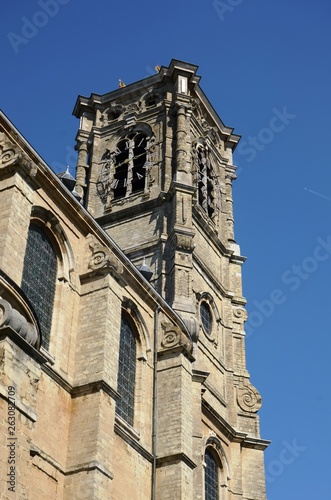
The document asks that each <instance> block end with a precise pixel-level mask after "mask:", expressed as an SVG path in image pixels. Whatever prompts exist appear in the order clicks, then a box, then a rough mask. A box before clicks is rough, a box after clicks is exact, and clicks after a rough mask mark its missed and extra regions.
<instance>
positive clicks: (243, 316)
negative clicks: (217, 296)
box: [233, 307, 248, 321]
mask: <svg viewBox="0 0 331 500" xmlns="http://www.w3.org/2000/svg"><path fill="white" fill-rule="evenodd" d="M233 316H234V317H235V318H237V319H239V320H242V321H246V320H247V316H248V314H247V311H246V309H244V308H243V307H234V308H233Z"/></svg>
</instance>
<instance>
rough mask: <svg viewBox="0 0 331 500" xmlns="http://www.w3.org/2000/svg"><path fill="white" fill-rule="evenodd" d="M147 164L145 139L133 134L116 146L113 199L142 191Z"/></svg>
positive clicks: (140, 134)
mask: <svg viewBox="0 0 331 500" xmlns="http://www.w3.org/2000/svg"><path fill="white" fill-rule="evenodd" d="M146 162H147V137H146V136H145V135H144V134H142V133H140V132H134V133H131V134H128V135H127V136H126V137H125V138H124V139H122V140H121V141H120V142H119V143H118V144H117V148H116V151H115V162H114V163H115V174H114V182H113V184H112V189H113V190H114V198H115V199H116V198H122V197H124V196H127V195H129V194H134V193H137V192H139V191H143V190H144V188H145V178H146Z"/></svg>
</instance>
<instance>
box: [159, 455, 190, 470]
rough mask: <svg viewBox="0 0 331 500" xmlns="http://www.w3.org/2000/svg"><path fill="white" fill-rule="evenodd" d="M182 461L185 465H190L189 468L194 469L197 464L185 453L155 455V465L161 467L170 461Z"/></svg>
mask: <svg viewBox="0 0 331 500" xmlns="http://www.w3.org/2000/svg"><path fill="white" fill-rule="evenodd" d="M178 462H184V464H185V465H187V466H188V467H190V469H195V468H196V467H197V464H196V463H195V462H193V460H191V459H190V458H189V457H188V456H187V455H186V454H185V453H183V452H180V453H174V454H173V455H165V456H163V457H157V459H156V467H157V468H159V467H163V466H166V465H169V464H171V463H178Z"/></svg>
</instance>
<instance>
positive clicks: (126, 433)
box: [114, 415, 154, 463]
mask: <svg viewBox="0 0 331 500" xmlns="http://www.w3.org/2000/svg"><path fill="white" fill-rule="evenodd" d="M114 430H115V433H116V434H117V435H118V436H120V437H121V438H122V439H123V440H124V441H125V442H126V443H128V444H129V445H130V446H131V447H132V448H133V449H134V450H136V451H137V452H138V453H140V455H141V456H142V457H144V458H145V459H146V460H148V462H150V463H152V462H153V459H154V457H153V455H152V454H151V453H150V452H149V451H148V450H146V448H145V447H144V446H143V445H142V444H140V443H139V442H138V440H140V434H139V432H137V431H136V430H135V429H134V428H133V427H131V426H130V425H128V424H127V423H126V422H124V420H123V419H122V418H121V417H119V416H118V415H116V416H115V427H114Z"/></svg>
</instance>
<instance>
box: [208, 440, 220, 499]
mask: <svg viewBox="0 0 331 500" xmlns="http://www.w3.org/2000/svg"><path fill="white" fill-rule="evenodd" d="M205 500H219V467H218V463H217V460H216V458H215V457H214V453H213V451H212V450H211V448H210V447H208V448H207V449H206V452H205Z"/></svg>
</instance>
